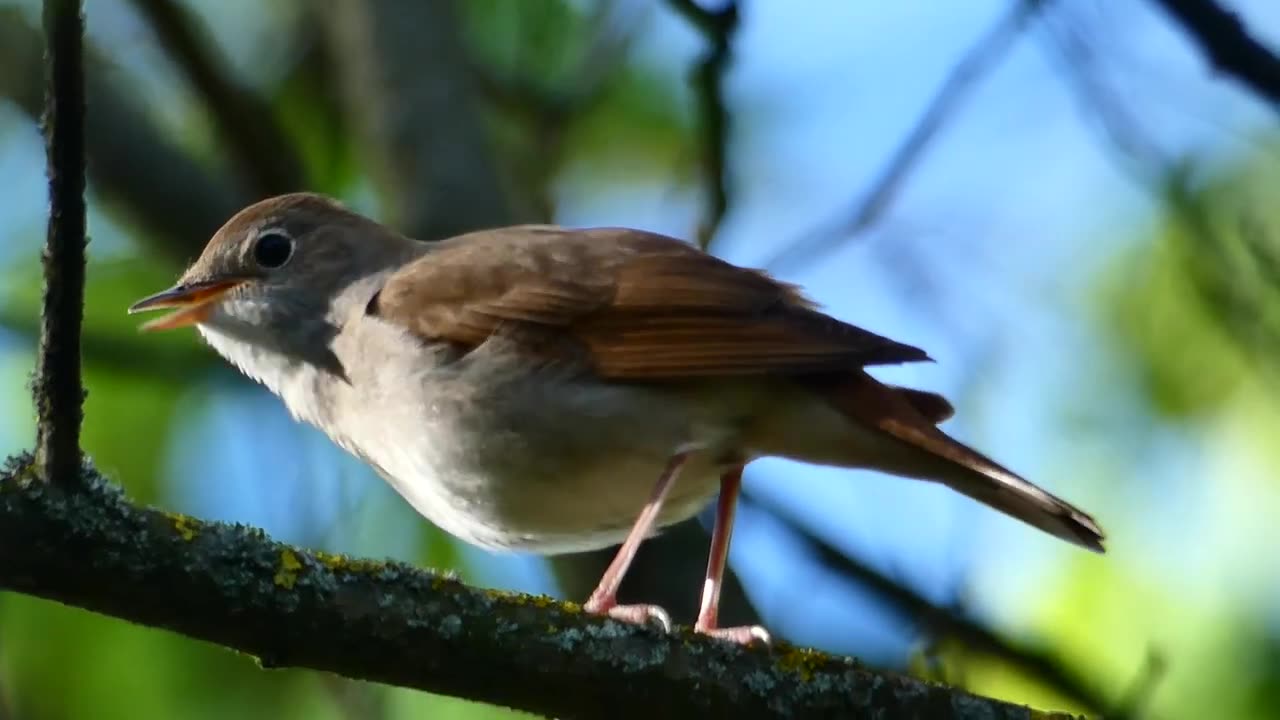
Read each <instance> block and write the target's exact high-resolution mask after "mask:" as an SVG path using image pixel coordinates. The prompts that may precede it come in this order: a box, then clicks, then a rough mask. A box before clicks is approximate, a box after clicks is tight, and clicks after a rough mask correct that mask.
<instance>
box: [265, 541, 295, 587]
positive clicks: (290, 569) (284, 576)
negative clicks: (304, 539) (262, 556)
mask: <svg viewBox="0 0 1280 720" xmlns="http://www.w3.org/2000/svg"><path fill="white" fill-rule="evenodd" d="M301 569H302V561H301V560H299V559H298V555H297V553H295V552H294V551H292V550H290V549H289V548H285V549H283V550H281V551H280V568H279V569H278V570H276V574H275V577H274V578H272V580H274V581H275V584H276V585H278V586H280V587H282V588H284V589H285V590H292V589H293V586H294V585H296V584H297V583H298V574H299V572H298V571H299V570H301Z"/></svg>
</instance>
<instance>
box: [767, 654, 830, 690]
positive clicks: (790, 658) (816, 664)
mask: <svg viewBox="0 0 1280 720" xmlns="http://www.w3.org/2000/svg"><path fill="white" fill-rule="evenodd" d="M827 657H828V656H827V655H826V654H825V653H821V652H818V651H817V650H811V649H809V648H800V647H789V648H787V649H786V650H784V651H783V652H782V653H781V654H780V655H779V656H778V668H779V669H781V670H783V671H784V672H789V673H793V674H795V675H798V676H799V677H800V680H801V682H808V681H810V680H812V679H813V675H814V673H815V672H817V671H818V670H819V669H820V668H821V667H822V666H823V665H824V664H826V661H827Z"/></svg>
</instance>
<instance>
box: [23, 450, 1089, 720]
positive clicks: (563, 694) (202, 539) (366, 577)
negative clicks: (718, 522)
mask: <svg viewBox="0 0 1280 720" xmlns="http://www.w3.org/2000/svg"><path fill="white" fill-rule="evenodd" d="M30 463H31V460H30V457H28V456H23V457H18V458H15V459H12V460H11V461H10V462H9V463H8V464H7V465H6V466H5V467H4V468H3V470H2V471H0V587H3V588H5V589H8V590H14V591H17V592H22V593H26V594H30V595H35V596H38V597H43V598H47V599H50V600H56V601H58V602H62V603H65V604H68V605H73V606H76V607H81V608H84V609H87V610H92V611H94V612H99V613H104V614H107V615H111V616H114V617H119V618H122V619H125V620H129V621H132V622H136V623H140V624H144V625H149V626H152V627H159V628H165V629H168V630H172V631H174V632H178V633H181V634H184V635H188V636H190V637H193V638H198V639H202V640H206V641H209V642H213V643H217V644H219V645H223V646H226V647H229V648H232V649H235V650H239V651H241V652H245V653H248V654H251V655H253V656H255V657H257V658H258V659H259V662H261V664H262V665H263V666H264V667H269V668H275V667H285V666H291V667H305V668H312V669H316V670H323V671H328V672H334V673H338V674H340V675H345V676H348V677H352V678H359V679H363V680H371V681H375V682H382V683H388V684H393V685H400V686H404V687H411V688H418V689H421V690H426V691H429V692H436V693H444V694H449V695H455V696H458V697H464V698H469V699H472V700H477V701H482V702H488V703H493V704H498V705H507V706H511V707H518V708H522V709H525V710H529V711H532V712H537V713H543V714H548V715H554V716H557V717H561V718H584V717H602V716H607V717H611V718H620V719H626V718H644V719H645V720H648V719H649V718H654V717H734V718H792V717H797V716H806V717H817V716H823V717H867V716H876V717H918V718H925V717H927V718H938V719H945V718H1031V717H1049V716H1046V715H1044V714H1041V713H1037V714H1034V715H1033V713H1032V711H1030V710H1029V709H1027V708H1025V707H1020V706H1016V705H1011V704H1008V703H1004V702H1000V701H996V700H990V699H986V698H981V697H977V696H974V695H971V694H969V693H966V692H963V691H960V690H955V689H951V688H947V687H944V686H940V685H936V684H932V683H926V682H922V681H919V680H915V679H913V678H909V677H905V676H899V675H893V674H888V673H879V672H874V671H871V670H868V669H865V668H863V667H861V666H859V665H858V664H856V663H855V662H854V661H852V660H849V659H847V658H840V657H834V656H830V655H825V654H823V653H819V652H816V651H811V650H803V649H798V648H792V647H787V646H779V647H777V648H775V649H774V650H772V651H767V650H748V649H744V648H741V647H739V646H736V645H733V644H729V643H722V642H719V641H715V640H712V639H709V638H705V637H701V636H697V635H694V634H692V633H691V632H689V631H687V630H685V631H682V632H680V633H678V634H673V635H666V634H663V633H660V632H658V631H655V630H653V629H650V628H641V627H637V626H631V625H625V624H621V623H617V622H614V621H612V620H606V619H600V618H596V617H593V616H590V615H586V614H584V613H583V612H582V611H581V609H580V608H579V607H578V606H576V605H571V604H567V603H561V602H557V601H554V600H551V599H548V598H536V597H528V596H519V595H510V594H506V593H500V592H494V591H484V590H475V589H472V588H468V587H466V586H465V585H462V584H461V583H459V582H458V581H456V580H454V579H452V578H449V577H445V576H442V575H437V574H432V573H426V572H422V571H419V570H415V569H414V568H412V567H409V566H407V565H402V564H398V563H391V562H387V563H383V562H372V561H367V560H352V559H349V558H345V557H337V556H332V555H326V554H321V553H313V552H308V551H305V550H301V549H298V548H293V547H289V546H287V545H283V544H281V543H277V542H274V541H272V540H270V539H269V538H267V537H266V535H265V534H264V533H262V531H260V530H256V529H253V528H247V527H244V526H233V525H226V524H215V523H206V522H203V521H200V520H196V519H193V518H189V517H186V516H180V515H173V514H169V513H164V512H161V511H159V510H154V509H145V508H140V507H137V506H134V505H132V504H130V503H129V502H127V501H126V500H125V499H124V497H123V496H122V494H121V492H120V490H119V488H118V487H117V486H115V485H114V484H112V483H110V482H109V481H107V480H104V479H103V478H102V477H101V476H99V475H98V474H96V472H95V471H93V470H92V468H89V467H87V466H86V467H85V468H83V470H82V474H81V475H79V477H80V482H79V486H80V488H81V489H80V490H79V491H77V492H65V491H64V490H63V488H62V486H64V485H68V484H70V483H66V482H63V483H58V484H54V485H50V484H46V483H43V482H39V480H38V478H37V477H36V476H35V474H34V471H33V469H32V466H31V464H30ZM1052 717H1061V718H1065V717H1067V716H1065V715H1055V716H1052Z"/></svg>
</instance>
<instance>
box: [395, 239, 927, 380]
mask: <svg viewBox="0 0 1280 720" xmlns="http://www.w3.org/2000/svg"><path fill="white" fill-rule="evenodd" d="M370 310H371V312H375V313H377V314H378V315H379V316H381V317H383V318H385V319H387V320H389V321H391V322H396V323H400V324H402V325H404V326H405V327H407V328H409V329H410V330H411V331H413V332H414V333H416V334H418V335H420V336H422V337H424V338H432V339H438V340H445V341H450V342H453V343H457V344H460V345H462V346H464V347H475V346H477V345H479V344H480V343H482V342H484V341H485V340H486V339H488V338H489V337H490V336H492V335H495V334H498V335H504V336H507V337H510V338H514V339H515V340H517V341H518V342H520V343H521V345H522V346H523V347H524V348H526V349H527V350H528V352H530V353H531V354H540V355H543V356H546V357H549V358H565V359H577V360H580V361H582V362H585V363H587V364H588V365H589V366H590V367H591V368H592V369H593V370H594V371H595V372H596V373H597V374H599V375H601V376H603V377H609V378H616V379H637V380H673V379H680V378H692V377H706V376H726V375H748V374H764V373H787V374H800V373H809V372H820V371H831V370H841V369H849V368H854V367H861V366H864V365H874V364H885V363H901V362H910V361H915V360H927V359H928V356H927V355H926V354H925V353H924V351H922V350H920V349H918V348H914V347H911V346H909V345H903V344H901V343H897V342H894V341H892V340H889V339H887V338H884V337H881V336H879V335H876V334H874V333H870V332H867V331H865V330H862V329H859V328H857V327H854V326H853V325H849V324H846V323H842V322H840V321H838V320H836V319H834V318H831V317H829V316H827V315H824V314H823V313H821V312H818V311H817V310H815V309H814V307H813V305H812V304H811V303H810V302H809V301H807V300H806V299H805V298H804V297H803V296H801V295H800V293H799V292H798V291H797V290H796V289H795V288H794V287H793V286H790V285H787V284H784V283H780V282H778V281H775V280H773V279H771V278H769V277H768V276H766V275H765V274H764V273H761V272H757V271H753V270H747V269H743V268H739V267H737V266H734V265H731V264H729V263H726V262H724V261H722V260H720V259H718V258H716V257H714V256H712V255H708V254H706V253H703V252H701V251H699V250H698V249H696V248H694V247H692V246H690V245H688V244H686V243H683V242H680V241H679V240H675V239H672V238H668V237H664V236H661V235H656V234H652V233H646V232H641V231H638V230H627V229H615V228H599V229H592V230H568V229H563V228H555V227H550V226H520V227H511V228H503V229H500V230H488V231H483V232H478V233H472V234H470V235H464V236H462V237H458V238H453V239H451V240H446V241H444V242H441V243H437V244H436V245H435V246H433V247H432V249H430V250H428V251H427V252H426V253H425V254H424V255H423V256H422V257H421V258H419V259H418V260H416V261H414V262H413V263H411V264H409V265H408V266H406V267H405V268H403V269H402V270H400V271H398V272H397V273H396V274H394V275H392V276H391V277H390V278H389V279H388V280H387V283H386V285H385V286H384V287H383V288H382V291H381V292H380V293H379V295H378V297H377V298H376V299H375V302H374V303H371V304H370Z"/></svg>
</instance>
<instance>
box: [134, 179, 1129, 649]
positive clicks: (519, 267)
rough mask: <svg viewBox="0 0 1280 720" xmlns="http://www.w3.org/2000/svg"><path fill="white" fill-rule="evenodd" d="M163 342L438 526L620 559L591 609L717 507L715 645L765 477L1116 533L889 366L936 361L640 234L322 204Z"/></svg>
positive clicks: (747, 631)
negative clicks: (251, 389) (922, 493)
mask: <svg viewBox="0 0 1280 720" xmlns="http://www.w3.org/2000/svg"><path fill="white" fill-rule="evenodd" d="M160 309H167V310H169V311H170V312H169V313H167V314H165V315H163V316H160V317H157V318H155V319H153V320H151V321H150V322H147V323H145V324H144V325H143V326H142V329H143V330H148V331H160V330H173V329H177V328H183V327H190V326H194V327H195V328H196V330H197V331H198V332H199V334H200V335H201V336H202V338H203V339H204V341H205V342H206V343H207V344H208V345H209V346H210V347H211V348H212V349H213V350H214V351H216V352H217V353H218V354H220V355H221V356H222V357H223V358H225V359H226V360H227V361H229V362H230V363H231V364H232V365H234V366H235V367H236V368H238V369H239V370H240V371H241V372H242V373H243V374H244V375H246V376H248V377H249V378H252V379H253V380H255V381H257V382H259V383H261V384H262V385H264V386H265V387H266V388H267V389H269V390H270V391H271V392H273V393H274V394H276V395H277V396H279V397H280V399H281V400H282V401H283V402H284V405H285V406H286V407H287V408H288V410H289V412H290V413H291V414H292V416H293V417H294V418H296V419H297V420H299V421H302V422H306V423H309V424H311V425H314V426H315V427H317V428H319V429H320V430H321V431H323V432H324V433H325V434H326V435H327V436H328V437H329V438H330V439H331V440H332V441H333V442H334V443H335V444H337V445H338V446H339V447H341V448H343V449H344V450H346V451H347V452H349V453H350V454H352V455H354V456H355V457H357V458H359V459H360V460H362V461H363V462H365V463H366V464H368V465H369V466H370V467H371V468H372V469H373V470H374V471H375V472H376V473H377V474H378V475H380V476H381V477H382V478H384V479H385V480H386V481H387V482H388V483H389V484H390V485H391V486H392V487H393V488H395V490H396V491H397V492H398V493H399V494H400V495H401V496H402V497H403V498H404V499H405V500H406V501H407V502H408V503H409V504H410V505H411V506H412V507H413V508H414V509H415V510H416V511H417V512H418V513H419V514H421V515H422V516H423V517H425V518H426V519H427V520H428V521H430V522H432V523H434V524H435V525H437V526H438V527H440V528H441V529H442V530H444V531H446V532H448V533H450V534H451V535H453V536H455V537H457V538H459V539H460V540H462V541H464V542H466V543H470V544H472V545H476V546H479V547H482V548H487V549H490V550H495V551H503V550H509V551H528V552H534V553H540V554H544V555H554V554H559V553H570V552H581V551H587V550H596V549H601V548H607V547H611V546H614V545H619V544H620V546H619V548H618V550H617V554H616V556H615V557H614V560H613V562H612V563H611V564H610V565H609V566H608V568H607V569H606V570H605V572H604V573H603V576H602V577H601V579H600V582H599V584H598V586H597V587H596V589H595V590H594V591H593V592H592V593H591V595H590V596H589V597H588V598H587V599H586V601H585V603H584V608H585V610H587V611H588V612H591V613H595V614H598V615H607V616H609V617H613V618H615V619H618V620H621V621H625V622H632V623H640V624H645V623H656V624H658V625H660V626H662V627H664V628H666V629H670V626H671V623H670V618H669V617H668V616H667V614H666V612H665V611H664V610H663V609H662V608H661V607H659V606H656V605H653V604H621V603H619V601H618V597H617V593H618V587H619V585H620V584H621V582H622V579H623V577H624V576H625V575H626V572H627V569H628V567H629V566H630V564H631V562H632V559H633V558H634V556H635V554H636V551H637V550H638V548H639V547H640V545H641V543H642V542H643V541H644V540H646V539H647V538H649V537H651V536H653V535H654V534H656V533H658V532H660V531H661V530H662V529H663V528H666V527H668V526H670V525H672V524H675V523H678V522H681V521H683V520H686V519H688V518H690V517H693V516H694V515H696V514H697V513H699V512H700V511H701V510H703V509H704V508H706V507H707V506H709V505H710V504H711V503H712V502H713V501H714V503H715V506H716V507H715V520H714V526H713V530H712V533H711V539H710V548H709V552H708V562H707V570H706V575H705V578H704V582H703V587H702V591H701V597H700V602H699V611H698V615H697V617H696V620H695V623H694V630H695V631H696V632H699V633H704V634H706V635H710V636H713V637H717V638H721V639H723V640H726V641H729V642H736V643H740V644H753V643H764V644H767V643H768V642H770V639H771V638H770V636H769V633H768V631H767V630H765V629H764V628H763V627H760V626H757V625H747V626H737V627H722V626H721V625H720V623H719V596H720V589H721V584H722V579H723V575H724V570H725V564H726V561H727V558H728V550H729V544H730V538H731V533H732V527H733V520H734V510H735V507H736V504H737V499H738V496H739V493H740V489H741V485H742V475H743V469H744V468H745V466H746V465H747V464H749V463H750V462H752V461H753V460H755V459H757V458H762V457H779V458H787V459H791V460H796V461H801V462H805V463H811V464H816V465H825V466H836V467H841V468H850V469H869V470H875V471H880V472H882V473H885V474H889V475H894V476H901V477H906V478H914V479H919V480H924V481H930V482H935V483H940V484H942V485H946V486H948V487H950V488H952V489H953V490H955V491H958V492H959V493H961V494H963V495H966V496H968V497H970V498H973V499H975V500H977V501H979V502H981V503H984V504H986V505H988V506H990V507H992V508H994V509H996V510H998V511H1000V512H1002V513H1005V514H1007V515H1010V516H1012V517H1014V518H1016V519H1018V520H1021V521H1022V522H1024V523H1026V524H1028V525H1030V526H1032V527H1035V528H1038V529H1040V530H1042V531H1044V532H1047V533H1049V534H1050V535H1053V536H1055V537H1057V538H1061V539H1063V540H1066V541H1067V542H1070V543H1073V544H1075V545H1077V546H1080V547H1083V548H1085V549H1088V550H1091V551H1095V552H1099V553H1101V552H1104V545H1103V541H1104V535H1103V531H1102V529H1101V528H1100V527H1099V525H1098V524H1097V523H1096V522H1095V521H1094V519H1093V518H1092V517H1090V516H1089V515H1088V514H1086V513H1085V512H1084V511H1082V510H1080V509H1078V508H1076V507H1075V506H1073V505H1071V504H1070V503H1068V502H1066V501H1065V500H1062V499H1060V498H1058V497H1055V496H1054V495H1052V494H1050V493H1049V492H1048V491H1046V490H1044V489H1042V488H1040V487H1038V486H1036V485H1034V484H1032V483H1031V482H1030V481H1028V480H1026V479H1024V478H1022V477H1020V476H1019V475H1017V474H1015V473H1014V472H1013V471H1011V470H1008V469H1006V468H1005V467H1003V466H1001V465H999V464H997V463H996V462H995V461H994V460H992V459H990V458H988V457H987V456H985V455H983V454H981V453H979V452H978V451H977V450H975V449H973V448H970V447H969V446H967V445H965V444H964V443H962V442H960V441H958V440H956V439H954V438H952V437H951V436H949V435H948V434H947V433H946V432H944V431H943V430H941V429H940V428H939V427H938V425H939V424H940V423H942V422H943V421H945V420H947V419H948V418H950V417H951V416H952V415H953V413H954V408H953V407H952V405H951V403H950V402H949V401H948V400H947V399H946V398H944V397H943V396H941V395H939V394H936V393H933V392H929V391H925V390H918V389H912V388H906V387H899V386H895V385H890V384H886V383H882V382H880V381H878V380H877V379H875V378H874V377H873V376H872V375H871V374H870V372H868V368H872V367H876V366H882V365H894V364H902V363H912V362H922V361H929V360H930V358H929V356H928V355H927V354H926V353H925V352H924V351H923V350H921V349H919V348H916V347H913V346H911V345H908V344H904V343H900V342H897V341H894V340H891V339H889V338H887V337H884V336H881V335H878V334H875V333H873V332H870V331H867V330H864V329H862V328H859V327H857V326H855V325H852V324H849V323H846V322H843V321H841V320H838V319H836V318H834V317H832V316H830V315H827V314H825V313H824V312H822V311H821V310H820V309H819V307H818V306H817V305H816V304H815V303H814V302H813V301H811V300H810V299H809V298H808V297H806V296H805V295H804V293H803V292H802V291H801V289H800V288H798V287H797V286H795V285H791V284H788V283H784V282H781V281H779V280H776V279H774V278H772V277H770V276H769V275H768V274H767V273H765V272H763V271H760V270H754V269H749V268H743V267H739V266H737V265H734V264H731V263H729V262H726V261H724V260H722V259H720V258H717V257H715V256H714V255H711V254H709V253H706V252H703V251H702V250H700V249H698V248H696V247H694V246H693V245H691V244H689V243H687V242H684V241H682V240H679V239H676V238H672V237H668V236H665V235H661V234H657V233H653V232H647V231H642V230H635V229H628V228H620V227H600V228H582V229H572V228H565V227H559V226H554V225H517V226H511V227H501V228H495V229H486V230H478V231H473V232H469V233H466V234H463V235H459V236H457V237H453V238H449V239H445V240H439V241H434V242H421V241H418V240H414V239H412V238H410V237H407V236H405V235H403V234H401V233H399V232H396V231H394V230H392V229H390V228H388V227H386V226H384V225H382V224H380V223H378V222H376V221H374V220H372V219H370V218H367V217H365V216H363V215H361V214H359V213H356V212H353V211H351V210H349V209H347V208H346V207H345V206H343V205H342V204H341V203H339V202H338V201H336V200H334V199H332V198H330V197H327V196H324V195H320V194H315V193H290V194H287V195H281V196H277V197H272V198H268V199H265V200H262V201H259V202H256V203H254V204H252V205H250V206H248V207H246V208H244V209H243V210H241V211H240V212H238V213H236V214H235V215H234V216H233V217H231V218H230V219H229V220H228V221H227V222H226V224H224V225H223V226H222V227H221V228H220V229H219V230H218V231H217V232H216V233H215V234H214V235H213V237H212V238H211V239H210V240H209V242H208V244H207V246H206V247H205V248H204V250H203V252H202V253H201V254H200V256H199V257H198V258H197V259H196V260H195V261H194V262H193V263H192V264H191V265H190V267H188V268H187V270H186V271H185V272H184V273H183V274H182V275H181V277H180V278H179V280H178V281H177V283H176V284H175V285H174V286H172V287H170V288H169V289H167V290H163V291H161V292H158V293H156V294H153V295H150V296H148V297H146V298H143V299H142V300H139V301H138V302H137V303H135V304H134V305H132V306H131V307H130V308H129V312H130V313H136V312H142V311H151V310H160Z"/></svg>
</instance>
